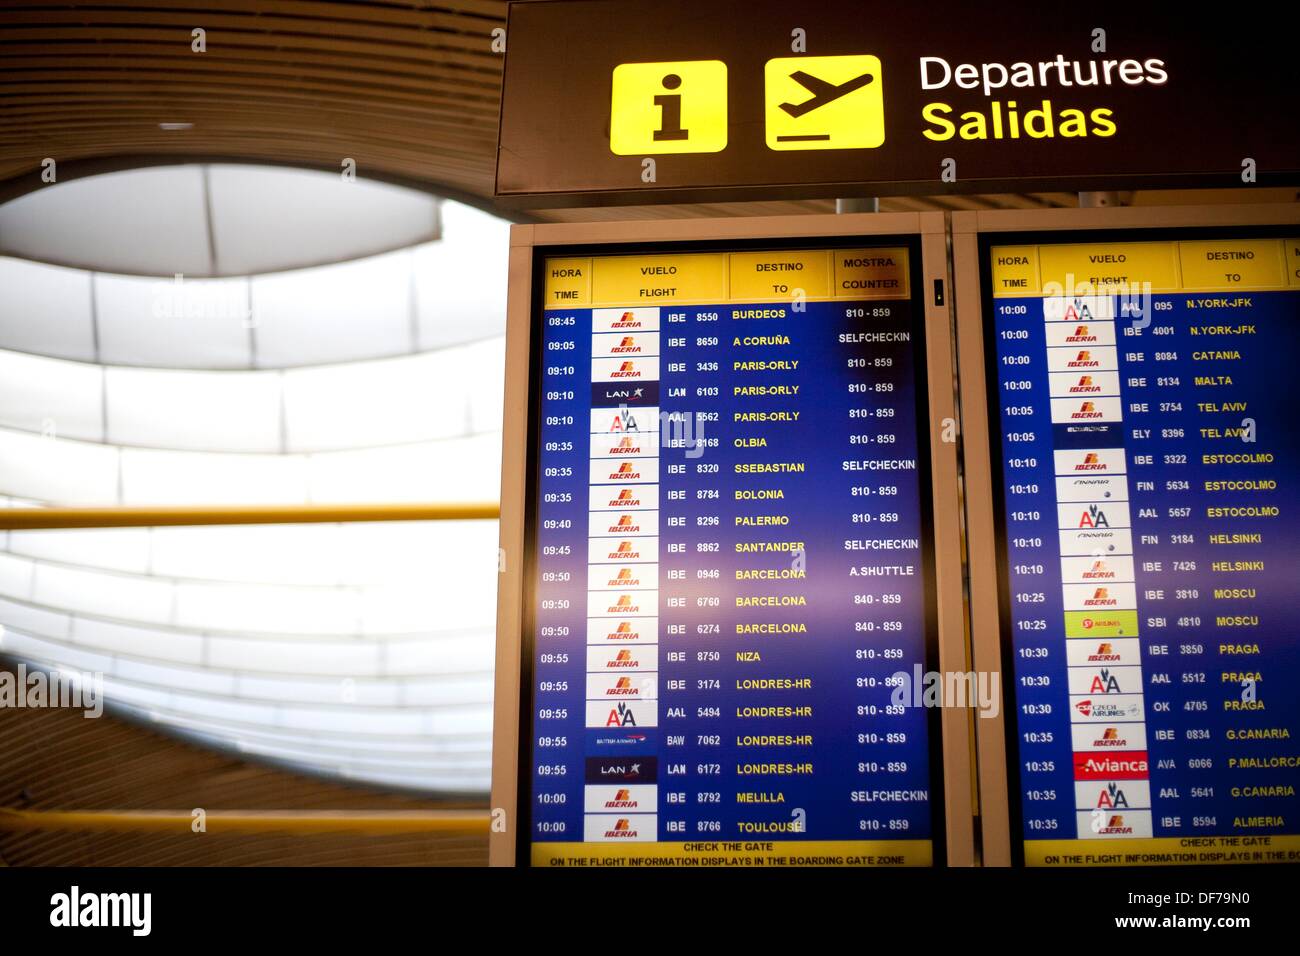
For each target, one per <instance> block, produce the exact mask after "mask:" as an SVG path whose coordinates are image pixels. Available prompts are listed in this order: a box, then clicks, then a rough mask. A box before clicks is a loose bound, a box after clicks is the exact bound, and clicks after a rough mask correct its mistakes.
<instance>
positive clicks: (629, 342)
mask: <svg viewBox="0 0 1300 956" xmlns="http://www.w3.org/2000/svg"><path fill="white" fill-rule="evenodd" d="M609 351H610V354H611V355H626V354H634V353H636V352H640V351H641V346H639V345H637V344H636V338H635V337H634V336H631V335H625V336H623V341H621V342H619V343H618V345H615V346H614V347H613V348H612V349H610V350H609Z"/></svg>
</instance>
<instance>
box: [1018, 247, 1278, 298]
mask: <svg viewBox="0 0 1300 956" xmlns="http://www.w3.org/2000/svg"><path fill="white" fill-rule="evenodd" d="M992 257H993V294H994V295H995V296H1004V297H1005V296H1017V295H1040V294H1041V295H1060V294H1062V292H1063V290H1066V289H1069V290H1072V291H1074V292H1086V291H1089V290H1091V291H1093V292H1101V293H1104V292H1106V291H1107V290H1116V291H1118V290H1121V289H1128V288H1131V287H1132V286H1134V285H1135V284H1136V285H1143V284H1146V283H1150V288H1151V291H1152V292H1227V291H1235V290H1241V291H1247V292H1266V291H1268V290H1270V289H1286V288H1296V287H1300V240H1298V239H1215V240H1210V241H1200V240H1186V241H1178V242H1108V243H1068V244H1062V245H1055V244H1048V245H1041V246H994V247H993V249H992Z"/></svg>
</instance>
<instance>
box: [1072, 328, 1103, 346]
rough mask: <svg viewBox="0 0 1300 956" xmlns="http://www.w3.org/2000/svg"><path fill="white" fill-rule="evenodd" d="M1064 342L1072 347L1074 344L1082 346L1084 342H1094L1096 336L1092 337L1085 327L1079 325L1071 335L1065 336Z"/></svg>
mask: <svg viewBox="0 0 1300 956" xmlns="http://www.w3.org/2000/svg"><path fill="white" fill-rule="evenodd" d="M1065 341H1067V342H1069V343H1070V344H1071V345H1074V344H1075V343H1079V344H1082V343H1084V342H1096V341H1097V336H1095V335H1093V334H1092V332H1091V331H1090V330H1089V329H1088V327H1087V326H1086V325H1080V326H1079V327H1077V328H1076V329H1075V330H1074V334H1073V335H1068V336H1066V338H1065Z"/></svg>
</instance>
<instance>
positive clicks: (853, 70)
mask: <svg viewBox="0 0 1300 956" xmlns="http://www.w3.org/2000/svg"><path fill="white" fill-rule="evenodd" d="M1192 9H1193V8H1191V7H1188V8H1186V10H1185V11H1184V12H1180V13H1177V14H1175V13H1174V12H1172V11H1171V10H1167V9H1166V10H1155V9H1148V8H1139V7H1137V5H1135V4H1132V3H1122V4H1121V3H1101V4H1092V5H1088V6H1082V7H1081V6H1078V5H1072V4H1030V3H1023V2H1021V3H1011V4H999V5H996V6H987V5H984V6H980V5H964V4H957V3H948V2H928V3H919V4H896V3H891V4H885V3H876V2H853V0H828V2H820V3H817V4H811V5H805V4H796V3H791V2H788V0H785V2H777V0H746V2H743V3H742V2H731V0H685V2H683V0H654V2H647V0H564V2H546V3H514V4H512V5H511V7H510V19H509V27H508V34H507V42H508V53H507V56H506V66H505V88H504V93H503V97H502V109H501V133H500V143H499V149H498V156H497V185H496V195H497V197H498V198H499V199H502V200H505V201H508V202H511V203H513V204H515V205H524V206H545V205H566V204H567V205H574V204H593V203H647V202H699V201H719V200H724V199H730V200H743V199H767V198H791V197H831V196H844V195H887V194H902V193H914V194H927V195H936V194H942V193H959V192H995V191H1006V190H1019V191H1023V190H1046V189H1068V190H1076V189H1129V188H1137V187H1149V186H1233V185H1242V184H1243V183H1250V182H1252V181H1254V182H1258V183H1260V184H1273V185H1280V184H1286V183H1292V182H1297V181H1300V124H1297V123H1296V122H1295V119H1294V106H1293V103H1292V102H1291V99H1290V98H1291V96H1292V94H1293V93H1294V91H1295V89H1296V88H1297V79H1300V69H1298V68H1297V60H1296V58H1295V56H1294V55H1293V53H1292V51H1291V50H1289V49H1288V43H1289V41H1290V38H1291V37H1293V34H1291V33H1290V32H1289V31H1288V30H1287V29H1286V27H1285V25H1284V24H1283V23H1281V22H1280V21H1276V20H1275V19H1274V18H1273V17H1270V16H1268V15H1257V14H1253V13H1251V14H1247V13H1246V12H1245V11H1244V9H1243V10H1241V11H1234V10H1233V9H1231V8H1222V9H1220V10H1219V11H1218V12H1216V13H1215V14H1214V15H1213V17H1211V16H1209V15H1208V14H1200V13H1193V12H1192Z"/></svg>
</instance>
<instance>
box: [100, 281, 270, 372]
mask: <svg viewBox="0 0 1300 956" xmlns="http://www.w3.org/2000/svg"><path fill="white" fill-rule="evenodd" d="M94 281H95V302H96V306H97V315H98V326H99V361H101V362H103V363H104V364H106V365H148V366H156V367H159V368H212V369H234V368H249V367H250V362H251V351H250V348H251V339H250V336H249V333H250V329H249V325H250V324H251V320H250V318H249V306H248V283H247V281H246V280H244V279H194V278H186V279H182V280H181V281H180V282H177V281H176V280H175V279H174V278H168V279H156V278H145V277H139V276H123V275H105V274H102V273H97V274H96V275H95V279H94Z"/></svg>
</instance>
